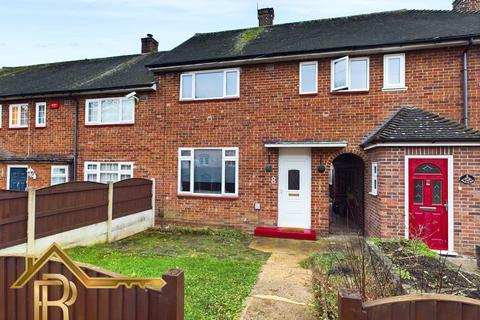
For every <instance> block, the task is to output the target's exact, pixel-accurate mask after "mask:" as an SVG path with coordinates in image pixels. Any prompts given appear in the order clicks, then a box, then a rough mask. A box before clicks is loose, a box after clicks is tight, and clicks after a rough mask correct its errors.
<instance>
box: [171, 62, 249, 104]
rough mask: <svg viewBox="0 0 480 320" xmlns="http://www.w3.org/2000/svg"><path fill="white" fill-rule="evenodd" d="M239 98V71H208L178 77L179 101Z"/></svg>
mask: <svg viewBox="0 0 480 320" xmlns="http://www.w3.org/2000/svg"><path fill="white" fill-rule="evenodd" d="M238 97H240V69H238V68H236V69H223V70H208V71H197V72H188V73H183V74H182V75H181V76H180V100H208V99H225V98H238Z"/></svg>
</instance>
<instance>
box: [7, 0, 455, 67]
mask: <svg viewBox="0 0 480 320" xmlns="http://www.w3.org/2000/svg"><path fill="white" fill-rule="evenodd" d="M259 5H260V7H270V6H272V7H274V8H275V12H276V18H275V23H285V22H293V21H301V20H312V19H320V18H326V17H338V16H345V15H352V14H361V13H370V12H377V11H386V10H397V9H404V8H408V9H446V10H449V9H450V8H451V1H450V0H403V1H399V0H335V1H332V0H259ZM256 7H257V2H256V0H201V1H200V0H42V1H38V0H16V1H12V0H0V8H1V9H0V66H15V65H25V64H34V63H46V62H53V61H64V60H74V59H83V58H94V57H105V56H115V55H123V54H132V53H138V52H139V50H140V37H142V36H144V35H145V34H147V33H153V34H154V36H155V38H156V39H157V40H158V41H159V42H160V49H161V50H168V49H171V48H173V47H175V46H177V45H178V44H180V43H181V42H183V41H184V40H186V39H188V38H189V37H190V36H192V35H193V34H195V33H197V32H211V31H220V30H227V29H238V28H244V27H252V26H256V25H257V17H256Z"/></svg>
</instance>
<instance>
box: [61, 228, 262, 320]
mask: <svg viewBox="0 0 480 320" xmlns="http://www.w3.org/2000/svg"><path fill="white" fill-rule="evenodd" d="M251 240H252V237H251V236H250V235H248V234H244V233H240V232H237V231H220V232H216V231H212V230H208V229H201V230H198V229H197V230H194V229H187V228H180V229H179V228H176V229H171V230H160V229H152V230H148V231H146V232H143V233H141V234H138V235H135V236H133V237H130V238H127V239H124V240H121V241H118V242H115V243H111V244H101V245H95V246H91V247H76V248H73V249H70V250H68V253H69V254H70V255H71V257H72V258H73V259H74V260H76V261H80V262H84V263H89V264H92V265H96V266H99V267H102V268H105V269H107V270H111V271H113V272H117V273H121V274H124V275H126V276H133V277H161V275H162V274H163V273H164V272H166V271H167V270H169V269H172V268H180V269H182V270H183V271H184V272H185V319H234V318H235V317H237V316H238V314H239V313H240V312H241V310H242V308H243V305H244V301H245V299H246V297H247V296H248V295H249V294H250V292H251V290H252V288H253V286H254V285H255V282H256V279H257V275H258V273H259V272H260V269H261V267H262V266H263V264H264V263H265V262H266V260H267V259H268V257H269V254H266V253H263V252H259V251H256V250H253V249H250V248H249V247H248V245H249V244H250V242H251Z"/></svg>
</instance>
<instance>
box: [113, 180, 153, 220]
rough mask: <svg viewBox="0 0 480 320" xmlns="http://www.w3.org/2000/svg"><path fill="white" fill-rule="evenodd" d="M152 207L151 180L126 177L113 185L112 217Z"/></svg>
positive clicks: (115, 217)
mask: <svg viewBox="0 0 480 320" xmlns="http://www.w3.org/2000/svg"><path fill="white" fill-rule="evenodd" d="M150 209H152V181H151V180H147V179H139V178H136V179H128V180H123V181H119V182H116V183H114V185H113V219H117V218H120V217H124V216H127V215H130V214H133V213H137V212H142V211H146V210H150Z"/></svg>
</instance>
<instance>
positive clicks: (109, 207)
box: [107, 181, 113, 242]
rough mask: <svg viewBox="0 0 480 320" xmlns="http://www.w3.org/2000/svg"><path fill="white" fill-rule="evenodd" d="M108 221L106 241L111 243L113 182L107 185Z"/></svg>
mask: <svg viewBox="0 0 480 320" xmlns="http://www.w3.org/2000/svg"><path fill="white" fill-rule="evenodd" d="M107 214H108V219H107V241H108V242H112V241H113V233H112V220H113V182H111V181H110V182H109V183H108V213H107Z"/></svg>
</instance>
